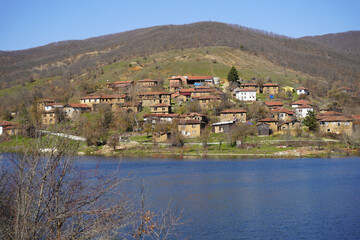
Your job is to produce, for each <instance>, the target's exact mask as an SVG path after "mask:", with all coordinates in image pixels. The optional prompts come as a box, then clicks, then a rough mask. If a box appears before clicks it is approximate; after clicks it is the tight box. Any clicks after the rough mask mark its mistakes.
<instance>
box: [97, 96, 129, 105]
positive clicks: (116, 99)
mask: <svg viewBox="0 0 360 240" xmlns="http://www.w3.org/2000/svg"><path fill="white" fill-rule="evenodd" d="M128 101H129V97H128V96H127V95H126V94H121V95H101V96H100V103H125V102H128Z"/></svg>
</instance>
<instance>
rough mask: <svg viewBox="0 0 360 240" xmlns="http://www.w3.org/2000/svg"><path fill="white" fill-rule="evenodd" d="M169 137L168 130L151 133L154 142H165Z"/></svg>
mask: <svg viewBox="0 0 360 240" xmlns="http://www.w3.org/2000/svg"><path fill="white" fill-rule="evenodd" d="M170 139H171V133H170V132H153V133H152V140H153V142H155V143H162V142H167V141H169V140H170Z"/></svg>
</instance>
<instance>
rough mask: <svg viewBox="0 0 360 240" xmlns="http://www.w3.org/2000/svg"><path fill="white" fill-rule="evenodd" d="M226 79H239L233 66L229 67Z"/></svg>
mask: <svg viewBox="0 0 360 240" xmlns="http://www.w3.org/2000/svg"><path fill="white" fill-rule="evenodd" d="M227 79H228V81H229V82H236V81H237V80H238V79H239V74H238V72H237V71H236V68H235V67H234V66H232V67H231V69H230V71H229V74H228V78H227Z"/></svg>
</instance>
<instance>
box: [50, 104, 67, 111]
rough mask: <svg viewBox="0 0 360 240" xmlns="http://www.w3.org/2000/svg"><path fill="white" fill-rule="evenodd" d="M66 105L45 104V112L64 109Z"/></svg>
mask: <svg viewBox="0 0 360 240" xmlns="http://www.w3.org/2000/svg"><path fill="white" fill-rule="evenodd" d="M63 107H64V105H63V104H62V103H48V104H45V111H46V112H49V111H54V110H55V108H63Z"/></svg>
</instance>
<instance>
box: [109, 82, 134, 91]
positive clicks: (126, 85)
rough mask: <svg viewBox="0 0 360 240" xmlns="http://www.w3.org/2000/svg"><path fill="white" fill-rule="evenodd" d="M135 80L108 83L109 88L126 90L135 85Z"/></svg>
mask: <svg viewBox="0 0 360 240" xmlns="http://www.w3.org/2000/svg"><path fill="white" fill-rule="evenodd" d="M133 83H134V81H117V82H112V83H108V84H106V85H107V88H108V89H111V90H126V89H128V88H130V87H131V85H133Z"/></svg>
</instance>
